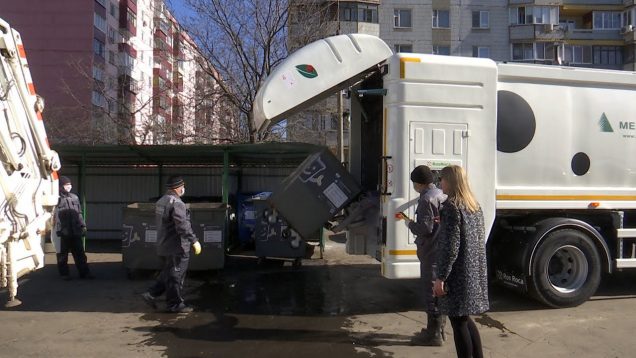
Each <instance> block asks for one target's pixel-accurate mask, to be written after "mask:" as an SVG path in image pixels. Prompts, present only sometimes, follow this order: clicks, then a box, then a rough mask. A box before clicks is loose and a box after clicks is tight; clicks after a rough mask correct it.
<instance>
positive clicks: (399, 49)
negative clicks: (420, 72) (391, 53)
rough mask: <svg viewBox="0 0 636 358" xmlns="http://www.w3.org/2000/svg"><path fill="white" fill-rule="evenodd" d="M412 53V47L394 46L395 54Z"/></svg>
mask: <svg viewBox="0 0 636 358" xmlns="http://www.w3.org/2000/svg"><path fill="white" fill-rule="evenodd" d="M400 52H413V45H404V44H402V45H401V44H397V45H395V53H400Z"/></svg>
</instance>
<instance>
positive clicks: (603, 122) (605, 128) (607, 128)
mask: <svg viewBox="0 0 636 358" xmlns="http://www.w3.org/2000/svg"><path fill="white" fill-rule="evenodd" d="M598 125H599V127H601V132H606V133H613V132H614V129H612V125H611V124H610V122H609V120H608V119H607V116H606V115H605V112H603V115H602V116H601V119H600V120H599V121H598Z"/></svg>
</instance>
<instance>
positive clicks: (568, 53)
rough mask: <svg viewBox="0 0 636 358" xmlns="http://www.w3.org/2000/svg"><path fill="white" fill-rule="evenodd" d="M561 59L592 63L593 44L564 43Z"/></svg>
mask: <svg viewBox="0 0 636 358" xmlns="http://www.w3.org/2000/svg"><path fill="white" fill-rule="evenodd" d="M561 60H562V61H563V62H564V63H567V64H591V63H592V46H573V45H564V46H563V53H562V57H561Z"/></svg>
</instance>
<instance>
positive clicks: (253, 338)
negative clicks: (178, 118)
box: [0, 240, 636, 358]
mask: <svg viewBox="0 0 636 358" xmlns="http://www.w3.org/2000/svg"><path fill="white" fill-rule="evenodd" d="M117 251H118V249H117V247H116V246H113V245H97V244H90V243H89V253H88V257H89V263H90V265H91V268H92V270H93V272H94V273H95V275H96V276H97V279H95V280H80V279H78V278H75V279H73V280H71V281H62V280H61V279H60V278H59V277H58V275H57V272H56V268H55V265H54V255H52V254H48V255H47V265H46V267H45V268H44V269H41V270H39V271H37V272H34V273H31V274H29V275H27V276H26V277H25V278H24V279H23V280H21V286H20V288H19V297H20V299H21V300H22V302H23V303H22V305H20V306H18V307H16V308H12V309H0V322H2V329H1V330H0V357H43V356H48V357H226V358H231V357H259V358H260V357H278V358H280V357H302V358H310V357H321V358H324V357H325V356H327V357H329V358H340V357H415V356H418V357H422V356H423V357H427V356H431V357H454V356H455V355H454V352H455V351H454V346H453V342H452V332H451V330H450V327H448V328H447V337H448V340H447V342H446V344H445V346H443V347H412V346H409V344H408V342H409V340H410V337H411V336H412V335H413V334H414V333H415V332H417V331H419V329H420V328H421V327H422V326H423V323H424V322H425V321H426V320H425V315H424V313H422V312H421V309H422V304H421V302H422V296H421V292H420V290H419V284H418V281H417V280H388V279H385V278H382V277H381V276H380V267H379V264H378V263H377V262H376V261H374V260H373V259H370V258H366V257H361V256H349V255H346V254H345V253H344V245H343V243H342V242H337V241H332V240H329V241H327V245H326V251H325V256H324V259H313V260H305V261H304V262H303V265H302V267H300V268H294V267H292V265H291V262H282V261H277V260H272V261H269V262H265V263H264V264H261V265H259V264H257V260H256V258H254V257H250V256H245V255H236V256H231V257H229V258H228V260H227V265H226V268H225V269H224V270H222V271H218V272H199V273H192V274H189V276H188V279H187V281H186V287H185V298H186V301H187V302H188V303H190V304H191V305H193V306H194V307H195V312H193V313H190V314H187V315H174V314H169V313H164V312H162V311H161V310H157V311H155V310H153V309H151V308H149V307H147V306H146V305H145V304H144V302H143V301H142V300H141V298H140V294H141V293H142V292H144V291H145V289H146V288H147V287H148V286H149V285H150V284H151V283H152V280H153V275H154V274H153V273H152V272H141V273H139V274H138V275H136V277H135V278H134V279H132V280H131V279H128V278H127V275H126V271H125V270H124V268H123V266H122V263H121V254H120V253H119V252H117ZM72 272H73V273H74V274H75V275H76V272H75V271H72ZM634 282H636V273H632V272H624V273H619V274H616V275H614V276H610V277H607V278H605V279H604V283H603V285H602V287H601V288H600V289H599V291H598V292H597V295H595V296H594V297H593V299H592V300H590V301H589V302H587V303H585V304H583V305H581V306H579V307H575V308H568V309H557V310H555V309H547V308H545V307H543V306H541V305H540V304H538V303H535V302H534V301H532V300H529V299H526V298H524V297H520V296H518V295H516V294H514V293H511V292H508V291H505V290H503V289H500V288H496V287H493V288H492V289H491V306H492V310H491V311H490V312H488V313H486V314H484V315H481V316H477V317H475V318H474V319H475V321H476V322H477V326H478V328H479V330H480V332H481V335H482V340H483V344H484V352H485V356H486V357H577V358H583V357H634V356H636V340H634V339H633V331H634V328H635V327H636V324H635V323H634V322H636V321H635V320H636V285H634ZM0 300H2V302H4V300H6V291H0Z"/></svg>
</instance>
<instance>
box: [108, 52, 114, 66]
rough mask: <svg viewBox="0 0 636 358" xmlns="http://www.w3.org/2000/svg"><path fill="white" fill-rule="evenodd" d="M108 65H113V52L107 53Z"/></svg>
mask: <svg viewBox="0 0 636 358" xmlns="http://www.w3.org/2000/svg"><path fill="white" fill-rule="evenodd" d="M108 63H110V64H111V65H115V51H108Z"/></svg>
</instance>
